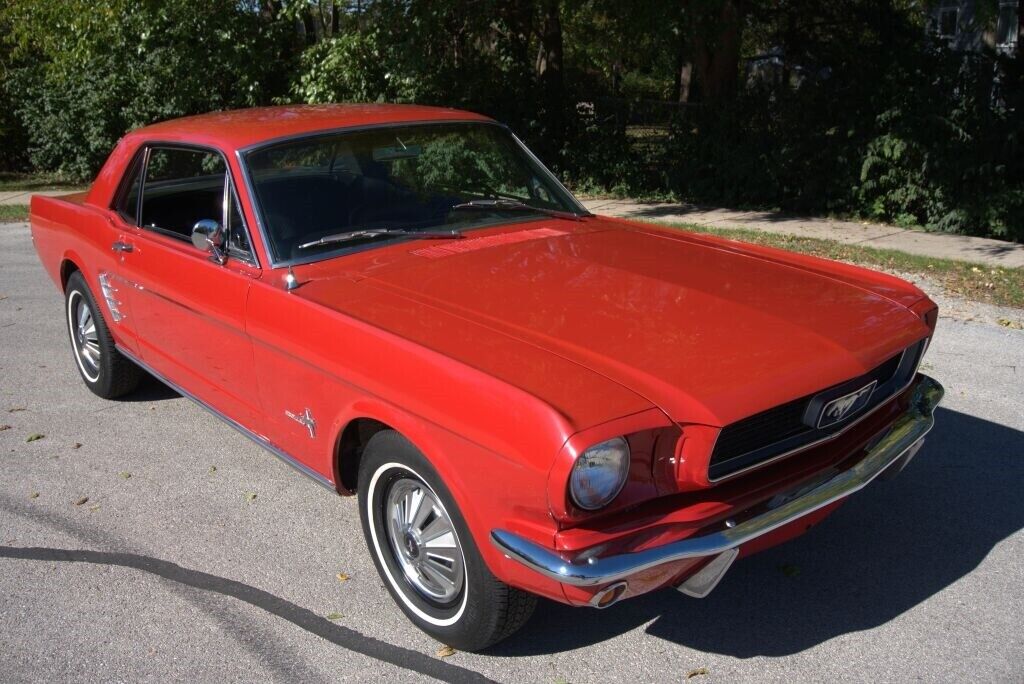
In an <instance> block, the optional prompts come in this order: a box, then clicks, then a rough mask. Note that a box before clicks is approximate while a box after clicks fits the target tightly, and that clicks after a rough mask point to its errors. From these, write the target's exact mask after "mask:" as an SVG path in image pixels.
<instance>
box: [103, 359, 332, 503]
mask: <svg viewBox="0 0 1024 684" xmlns="http://www.w3.org/2000/svg"><path fill="white" fill-rule="evenodd" d="M115 346H116V347H117V351H118V352H120V354H121V355H122V356H123V357H125V358H126V359H128V360H129V361H131V362H132V363H134V364H135V365H136V366H138V367H139V368H141V369H142V370H144V371H146V372H147V373H149V374H150V375H152V376H153V377H154V378H156V379H157V380H159V381H160V382H162V383H164V384H165V385H167V386H168V387H170V388H171V389H172V390H174V391H175V392H177V393H178V394H180V395H181V396H183V397H185V398H186V399H191V400H192V401H194V402H195V403H196V404H198V405H199V406H200V407H201V408H204V409H206V411H207V412H209V413H210V414H212V415H213V416H215V417H217V418H220V419H221V420H222V421H224V422H225V423H227V424H228V425H230V426H231V427H233V428H234V429H235V430H237V431H238V432H240V433H241V434H242V435H243V436H245V437H248V438H249V439H251V440H252V441H253V442H255V443H256V444H258V445H259V446H261V447H263V448H264V449H266V450H267V451H269V452H270V453H272V454H274V456H277V457H278V458H279V459H281V460H282V461H284V462H285V463H287V464H288V465H290V466H291V467H292V468H295V470H297V471H299V472H300V473H302V474H303V475H305V476H306V477H308V478H310V479H312V480H313V481H314V482H316V483H317V484H318V485H320V486H322V487H326V488H327V489H329V490H331V491H332V492H334V493H335V494H337V493H338V488H337V487H335V486H334V483H333V482H331V481H330V480H328V479H327V478H326V477H324V476H323V475H321V474H320V473H318V472H316V471H315V470H313V469H312V468H310V467H308V466H306V465H305V464H303V463H302V462H300V461H299V460H298V459H296V458H295V457H293V456H290V455H288V454H286V453H285V452H283V451H281V450H280V449H278V448H277V447H276V446H274V445H273V444H271V443H270V442H269V441H268V440H267V439H266V438H265V437H261V436H260V435H258V434H256V433H255V432H253V431H252V430H250V429H249V428H247V427H245V426H244V425H242V424H241V423H239V422H237V421H235V420H232V419H231V418H228V417H227V416H225V415H224V414H223V413H221V412H220V411H218V410H217V409H215V408H213V407H212V406H210V405H209V404H207V403H206V402H205V401H203V400H202V399H200V398H199V397H197V396H195V395H194V394H192V393H191V392H189V391H188V390H185V389H182V387H181V386H180V385H176V384H175V383H173V382H171V381H170V380H168V379H167V378H165V377H164V376H162V375H160V374H159V373H158V372H156V371H155V370H153V369H152V368H151V367H150V366H149V365H147V364H146V363H145V362H144V361H142V360H140V359H139V358H138V357H137V356H135V354H132V353H131V352H129V351H125V349H124V347H122V346H120V345H115Z"/></svg>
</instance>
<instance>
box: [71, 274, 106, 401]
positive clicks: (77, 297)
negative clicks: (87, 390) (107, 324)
mask: <svg viewBox="0 0 1024 684" xmlns="http://www.w3.org/2000/svg"><path fill="white" fill-rule="evenodd" d="M68 327H69V328H70V329H71V343H72V345H74V347H75V354H76V355H77V356H78V363H79V365H81V367H82V372H83V373H85V375H86V377H87V378H88V379H89V380H90V381H91V382H95V381H96V380H97V379H98V378H99V374H100V359H101V356H102V352H101V351H100V338H99V333H98V332H97V331H96V320H95V319H94V318H93V314H92V309H91V308H89V305H88V303H86V301H85V298H84V297H82V295H81V293H79V292H74V293H72V295H71V300H70V301H69V302H68Z"/></svg>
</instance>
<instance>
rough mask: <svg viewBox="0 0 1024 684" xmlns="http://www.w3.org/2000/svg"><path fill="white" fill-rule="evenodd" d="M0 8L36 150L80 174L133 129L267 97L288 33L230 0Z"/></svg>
mask: <svg viewBox="0 0 1024 684" xmlns="http://www.w3.org/2000/svg"><path fill="white" fill-rule="evenodd" d="M0 16H2V19H0V23H6V24H7V25H8V26H9V27H10V32H9V34H8V36H6V38H7V46H8V49H9V50H10V56H9V57H8V59H9V60H10V70H9V74H8V78H7V81H6V83H5V90H6V93H7V96H8V98H9V99H10V101H11V103H12V105H13V107H12V109H13V110H14V111H15V112H16V114H17V116H18V118H19V120H20V122H21V123H22V124H23V126H24V128H25V130H26V131H27V134H28V145H27V154H28V157H29V159H30V161H31V163H32V165H33V166H34V167H36V168H37V169H43V170H50V171H56V172H58V173H60V174H62V175H63V176H66V177H68V178H71V179H80V180H86V179H89V178H90V177H91V176H92V174H93V173H94V172H95V171H96V169H97V168H98V167H99V165H100V164H102V162H103V160H104V159H105V158H106V155H107V154H109V152H110V150H111V148H112V147H113V145H114V143H115V142H116V140H117V139H118V138H119V137H120V136H121V135H122V134H124V133H125V131H127V130H129V129H131V128H135V127H138V126H142V125H145V124H149V123H153V122H155V121H160V120H163V119H169V118H174V117H178V116H184V115H187V114H194V113H199V112H206V111H210V110H216V109H224V108H229V107H244V106H251V105H254V104H259V103H262V102H266V101H268V100H269V97H270V95H271V94H272V93H273V90H274V88H275V85H277V82H278V81H280V78H279V77H278V76H277V75H276V74H275V70H276V69H278V66H277V64H276V62H277V61H278V60H277V56H276V55H277V53H278V52H279V51H280V48H281V47H282V44H283V41H284V39H285V36H286V34H285V33H283V32H280V31H277V30H276V28H275V26H274V25H273V24H270V25H268V24H267V23H266V22H262V21H259V18H258V17H257V16H256V15H254V14H253V13H251V12H247V11H243V10H242V9H240V8H239V3H236V2H233V1H232V0H167V1H166V2H159V3H157V2H135V1H134V0H102V1H100V2H95V1H94V0H89V1H86V0H69V1H68V2H63V3H41V2H33V1H32V0H13V1H12V2H10V3H9V4H8V5H7V6H6V7H4V8H3V9H2V10H0ZM278 87H280V86H278Z"/></svg>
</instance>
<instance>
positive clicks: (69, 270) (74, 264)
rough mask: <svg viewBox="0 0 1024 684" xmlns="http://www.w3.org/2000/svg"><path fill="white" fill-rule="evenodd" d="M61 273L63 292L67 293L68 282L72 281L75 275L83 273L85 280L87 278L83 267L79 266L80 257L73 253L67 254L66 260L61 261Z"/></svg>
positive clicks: (61, 288) (61, 289)
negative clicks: (72, 276)
mask: <svg viewBox="0 0 1024 684" xmlns="http://www.w3.org/2000/svg"><path fill="white" fill-rule="evenodd" d="M59 273H60V291H61V292H67V289H68V280H70V279H71V275H72V274H73V273H81V274H82V277H83V278H85V277H86V276H85V272H84V271H82V267H81V266H79V265H78V257H77V256H76V255H74V254H73V253H69V254H65V255H64V258H63V259H61V262H60V270H59Z"/></svg>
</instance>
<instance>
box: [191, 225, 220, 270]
mask: <svg viewBox="0 0 1024 684" xmlns="http://www.w3.org/2000/svg"><path fill="white" fill-rule="evenodd" d="M192 244H193V245H194V246H195V248H196V249H201V250H203V251H204V252H210V261H214V262H216V263H218V264H223V263H224V262H225V261H226V260H227V255H226V254H225V253H224V250H223V249H222V247H223V246H224V231H223V230H222V229H221V227H220V224H219V223H217V222H216V221H214V220H213V219H201V220H199V221H196V224H195V225H194V226H192Z"/></svg>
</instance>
